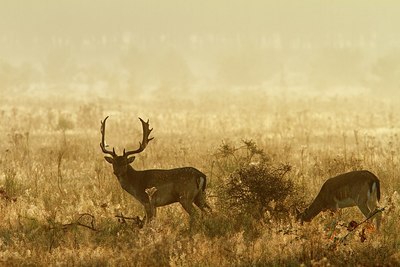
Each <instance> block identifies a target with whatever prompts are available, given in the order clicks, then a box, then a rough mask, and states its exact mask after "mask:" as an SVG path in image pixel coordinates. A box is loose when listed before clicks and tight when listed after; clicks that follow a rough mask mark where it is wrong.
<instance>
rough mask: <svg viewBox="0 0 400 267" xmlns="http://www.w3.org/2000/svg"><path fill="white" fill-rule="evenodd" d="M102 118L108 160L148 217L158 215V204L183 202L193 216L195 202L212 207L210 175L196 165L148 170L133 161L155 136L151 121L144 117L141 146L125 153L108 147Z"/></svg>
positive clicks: (103, 143) (202, 208) (148, 219)
mask: <svg viewBox="0 0 400 267" xmlns="http://www.w3.org/2000/svg"><path fill="white" fill-rule="evenodd" d="M107 118H108V116H107V117H106V118H105V119H104V121H102V122H101V136H102V138H101V143H100V147H101V149H102V151H103V153H105V154H108V155H111V157H108V156H105V157H104V158H105V160H106V161H107V162H108V163H111V164H112V166H113V170H114V175H115V176H116V177H117V178H118V181H119V183H120V184H121V187H122V188H123V189H124V190H125V191H126V192H128V193H129V194H131V195H132V196H133V197H134V198H136V199H137V200H138V201H139V202H140V203H141V204H142V205H143V206H144V209H145V212H146V220H147V221H150V220H151V219H152V218H153V217H155V215H156V208H157V207H160V206H165V205H168V204H172V203H175V202H179V203H180V204H181V205H182V207H183V208H184V209H185V211H186V212H187V213H188V214H189V215H190V216H191V217H193V216H194V215H195V210H194V207H193V203H194V204H196V206H198V207H199V208H200V209H201V210H202V211H204V208H207V209H209V210H211V208H210V206H209V205H208V204H207V203H206V200H205V189H206V175H205V174H204V173H202V172H200V171H199V170H197V169H195V168H193V167H184V168H177V169H170V170H162V169H158V170H155V169H153V170H144V171H137V170H135V169H133V168H132V166H131V165H130V164H131V163H132V162H133V161H134V160H135V156H131V155H133V154H138V153H140V152H142V151H143V150H144V149H145V148H146V146H147V144H148V143H149V142H150V141H151V140H152V139H153V138H149V135H150V133H151V131H152V130H153V129H150V128H149V121H147V122H145V121H143V120H142V119H141V118H139V119H140V121H141V123H142V127H143V140H142V142H139V145H140V146H139V148H138V149H136V150H133V151H125V149H124V151H123V154H122V156H118V155H117V154H116V153H115V149H114V148H113V150H112V151H111V150H107V149H106V145H105V141H104V138H105V131H106V120H107Z"/></svg>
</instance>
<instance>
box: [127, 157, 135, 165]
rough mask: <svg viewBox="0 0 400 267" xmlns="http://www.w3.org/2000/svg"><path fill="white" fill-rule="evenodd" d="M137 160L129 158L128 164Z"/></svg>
mask: <svg viewBox="0 0 400 267" xmlns="http://www.w3.org/2000/svg"><path fill="white" fill-rule="evenodd" d="M134 160H135V156H133V157H130V158H128V164H131V163H132V162H133V161H134Z"/></svg>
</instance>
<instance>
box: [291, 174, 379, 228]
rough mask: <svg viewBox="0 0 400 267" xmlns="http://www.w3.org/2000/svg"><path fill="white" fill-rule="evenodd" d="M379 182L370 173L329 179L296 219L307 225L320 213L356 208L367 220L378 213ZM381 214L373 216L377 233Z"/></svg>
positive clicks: (343, 175)
mask: <svg viewBox="0 0 400 267" xmlns="http://www.w3.org/2000/svg"><path fill="white" fill-rule="evenodd" d="M380 197H381V193H380V182H379V179H378V177H377V176H376V175H375V174H373V173H372V172H370V171H367V170H360V171H351V172H347V173H343V174H340V175H338V176H335V177H332V178H329V179H328V180H326V181H325V183H324V184H323V185H322V187H321V190H320V191H319V193H318V195H317V196H316V197H315V199H314V201H313V202H312V203H311V205H310V206H309V207H308V208H307V209H305V211H304V212H303V213H299V214H298V216H297V219H299V220H300V221H301V222H303V221H304V222H310V221H311V220H312V219H313V218H314V217H315V216H317V215H318V214H319V213H320V212H321V211H327V210H330V211H333V212H335V211H337V210H338V209H342V208H347V207H354V206H357V207H358V208H359V209H360V211H361V212H362V214H363V215H364V216H365V218H366V219H369V218H371V217H372V216H374V215H375V213H376V211H377V205H378V201H379V200H380ZM380 215H381V214H377V216H376V228H377V229H379V225H380V221H381V216H380Z"/></svg>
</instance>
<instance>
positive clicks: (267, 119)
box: [0, 92, 400, 266]
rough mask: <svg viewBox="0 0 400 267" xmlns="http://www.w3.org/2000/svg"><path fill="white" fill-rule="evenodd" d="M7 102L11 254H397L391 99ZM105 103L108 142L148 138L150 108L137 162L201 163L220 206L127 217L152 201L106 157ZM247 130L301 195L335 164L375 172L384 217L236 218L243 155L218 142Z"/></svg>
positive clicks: (274, 257)
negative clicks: (376, 221) (192, 220)
mask: <svg viewBox="0 0 400 267" xmlns="http://www.w3.org/2000/svg"><path fill="white" fill-rule="evenodd" d="M224 94H226V93H224ZM210 95H211V96H210ZM0 107H1V108H0V120H1V121H2V123H1V125H0V139H1V140H2V141H1V142H0V151H1V152H2V153H1V155H0V187H1V191H0V216H1V220H0V263H1V264H2V265H43V266H47V265H122V266H125V265H129V266H167V265H170V266H264V265H278V266H282V265H300V264H305V265H315V266H328V265H353V266H354V265H358V266H371V265H396V264H397V265H398V264H400V253H399V252H398V251H399V246H400V236H399V233H400V229H399V224H398V218H399V215H400V208H399V207H400V197H399V195H398V193H397V191H396V190H398V189H399V187H400V180H399V177H400V175H399V172H400V171H399V170H400V169H399V163H400V162H399V156H398V152H399V151H400V139H399V134H400V117H399V114H400V112H399V111H400V110H399V108H398V106H396V105H394V104H391V102H390V101H376V100H375V99H370V98H368V97H353V98H344V97H322V96H321V97H320V96H318V97H309V98H303V97H301V96H298V97H296V96H294V97H290V98H287V97H283V96H272V95H269V94H267V93H265V92H264V93H259V94H257V93H254V92H253V93H252V92H249V93H244V92H242V93H238V94H234V93H232V94H230V95H225V96H224V95H223V93H220V94H217V93H216V92H213V93H212V94H211V93H207V94H197V95H188V96H185V97H178V98H172V97H169V96H163V97H157V98H153V99H151V98H146V97H145V96H143V97H140V98H138V99H134V100H133V99H117V98H116V99H106V98H97V99H93V98H92V99H89V98H84V100H81V99H80V98H68V97H67V98H63V97H54V96H52V97H50V96H48V97H37V96H35V97H30V96H26V97H22V96H18V97H16V96H8V97H3V98H2V99H1V100H0ZM106 115H111V119H110V120H109V124H108V129H109V131H108V136H107V139H108V143H110V144H111V145H114V146H116V148H117V150H118V151H121V150H122V149H123V148H124V147H126V148H128V149H129V148H133V147H135V146H136V145H137V142H138V141H139V140H140V134H141V132H140V124H139V121H138V120H137V117H138V116H141V117H143V118H150V124H151V126H152V127H154V132H153V135H154V137H155V140H154V141H153V142H152V143H151V145H149V147H148V148H147V149H146V151H145V152H143V153H142V154H141V155H140V156H138V157H137V159H136V161H135V162H134V167H135V168H137V169H145V168H173V167H181V166H187V165H191V166H194V167H196V168H198V169H200V170H202V171H203V172H205V173H206V174H207V175H208V179H209V186H208V195H209V199H210V202H211V203H212V205H213V206H214V213H213V214H212V215H208V216H205V217H204V218H203V219H202V222H201V224H200V226H198V227H195V228H190V227H189V223H188V218H187V215H186V214H185V213H184V212H183V210H182V209H181V208H180V207H179V205H171V206H168V207H164V208H160V209H159V213H158V217H157V220H156V221H154V222H152V223H151V224H150V225H147V226H145V227H143V228H139V227H138V226H137V225H135V223H134V222H133V221H131V220H126V221H125V222H121V221H120V220H118V218H116V217H115V216H116V215H121V214H123V215H124V216H127V217H135V216H143V210H142V208H141V206H140V205H139V204H138V203H137V202H136V201H135V200H134V199H133V198H132V197H131V196H130V195H128V194H127V193H125V192H123V190H122V189H121V188H120V186H119V184H118V182H117V180H116V179H115V177H114V176H113V175H112V170H111V166H109V165H108V164H107V163H106V162H105V161H104V159H103V155H102V153H101V150H100V148H99V142H100V132H99V128H100V120H101V119H103V118H104V117H105V116H106ZM242 139H245V140H249V139H252V140H253V141H254V142H255V143H256V144H257V147H259V148H261V149H262V150H263V151H265V153H266V154H267V155H268V157H269V158H270V160H271V162H272V163H273V164H280V163H287V164H290V165H291V166H292V170H291V171H290V173H289V178H290V179H292V180H293V181H294V183H295V184H296V185H297V186H298V188H300V189H301V190H300V191H299V192H298V194H299V196H301V198H302V199H303V202H304V203H309V202H310V201H311V200H312V199H313V197H314V196H315V194H316V193H317V192H318V190H319V188H320V186H321V185H322V183H323V181H324V180H325V179H326V178H328V177H330V176H333V175H335V174H338V173H341V172H345V171H349V170H353V169H368V170H371V171H372V172H374V173H375V174H376V175H377V176H378V177H380V179H381V186H382V196H383V197H382V200H381V204H380V205H381V206H384V207H385V208H386V210H385V211H384V219H383V224H382V229H381V230H380V231H379V232H378V231H375V230H374V229H371V227H367V226H368V224H366V225H362V226H361V227H359V228H358V229H357V230H355V231H354V232H351V233H350V234H349V233H348V231H347V230H346V227H345V226H343V225H346V224H347V223H348V222H350V221H351V220H356V221H361V220H362V219H363V218H362V216H361V213H360V212H359V211H358V210H356V209H347V210H343V212H342V213H341V214H340V215H335V216H332V215H330V214H321V215H319V216H318V217H317V218H316V219H315V220H314V221H313V222H311V223H309V224H304V225H303V226H302V225H299V224H298V223H297V222H295V220H294V218H293V215H291V214H288V216H287V217H286V219H283V220H277V219H269V218H268V216H267V214H266V215H265V216H264V218H262V219H251V218H243V221H241V222H240V223H238V222H237V221H235V219H234V218H232V217H231V216H229V213H227V211H226V210H225V209H223V208H222V207H221V205H220V203H221V202H222V203H223V202H224V199H223V195H221V194H219V193H218V192H219V191H218V189H219V188H220V186H221V185H223V184H224V183H225V181H226V179H227V177H228V175H229V172H230V171H234V170H235V168H237V167H238V166H237V165H235V162H234V161H228V160H224V161H221V159H220V158H219V156H218V148H219V147H220V146H221V145H222V144H227V143H229V144H230V145H231V146H236V147H238V146H240V145H241V144H242V143H241V140H242ZM297 197H298V196H297ZM304 203H299V208H303V207H304ZM238 225H239V226H240V227H238ZM346 235H347V236H346ZM345 236H346V237H345ZM361 236H363V237H366V240H365V241H364V242H361Z"/></svg>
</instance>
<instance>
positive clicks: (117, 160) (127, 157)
mask: <svg viewBox="0 0 400 267" xmlns="http://www.w3.org/2000/svg"><path fill="white" fill-rule="evenodd" d="M107 119H108V116H107V117H106V118H105V119H104V121H101V128H100V131H101V143H100V147H101V150H102V151H103V153H105V154H108V155H111V157H109V156H105V157H104V159H105V160H106V161H107V162H108V163H110V164H112V166H113V170H114V174H115V175H116V176H117V177H124V176H125V175H126V173H127V170H128V166H129V164H131V163H132V162H133V161H134V160H135V156H131V155H133V154H138V153H140V152H142V151H143V150H144V149H145V148H146V146H147V144H148V143H149V142H150V141H151V140H153V138H154V137H152V138H149V135H150V133H151V131H152V130H153V129H150V128H149V120H147V122H145V121H144V120H142V119H141V118H139V120H140V122H141V123H142V127H143V139H142V142H139V148H138V149H136V150H131V151H125V149H124V152H123V154H122V156H118V155H117V153H115V149H114V148H113V149H112V151H111V150H107V149H106V147H107V146H106V144H105V141H104V139H105V135H106V121H107Z"/></svg>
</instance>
